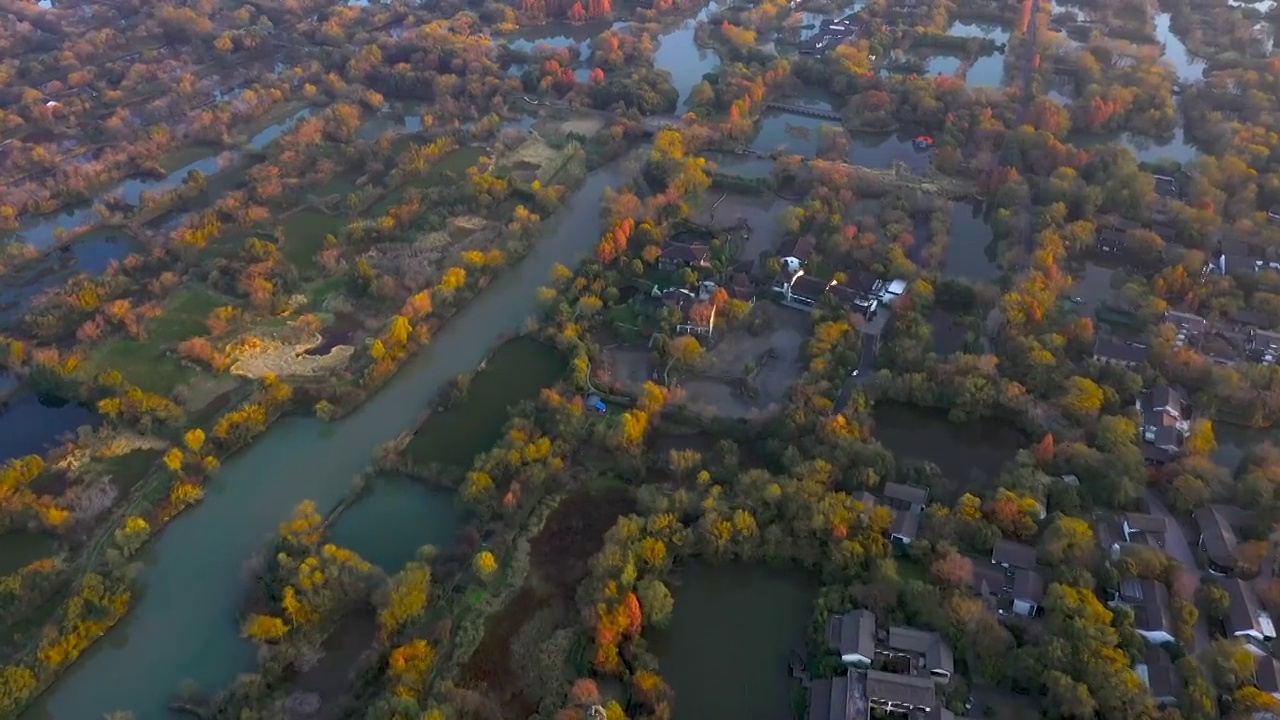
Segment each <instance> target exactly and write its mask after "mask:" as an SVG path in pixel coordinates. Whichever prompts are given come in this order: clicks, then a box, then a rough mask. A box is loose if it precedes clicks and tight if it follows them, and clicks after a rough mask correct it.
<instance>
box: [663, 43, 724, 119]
mask: <svg viewBox="0 0 1280 720" xmlns="http://www.w3.org/2000/svg"><path fill="white" fill-rule="evenodd" d="M696 25H697V21H696V20H692V19H690V20H686V21H684V22H683V23H681V24H680V27H678V28H676V29H675V30H672V31H670V32H667V33H663V34H662V35H660V36H658V48H657V50H655V51H654V53H653V65H654V67H655V68H657V69H658V70H666V71H667V72H669V73H671V83H672V84H673V85H675V87H676V91H677V92H679V93H680V100H679V102H678V104H677V105H676V113H677V114H680V115H683V114H684V113H685V111H687V110H688V109H689V93H690V92H692V91H693V88H694V86H695V85H697V84H698V83H700V82H702V76H704V75H706V74H707V73H712V72H715V71H716V69H717V68H719V67H720V56H719V55H718V54H717V53H716V52H715V51H714V50H704V49H703V48H701V47H699V46H698V44H697V43H696V42H694V40H693V32H694V28H695V27H696Z"/></svg>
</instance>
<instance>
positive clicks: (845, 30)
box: [800, 15, 859, 55]
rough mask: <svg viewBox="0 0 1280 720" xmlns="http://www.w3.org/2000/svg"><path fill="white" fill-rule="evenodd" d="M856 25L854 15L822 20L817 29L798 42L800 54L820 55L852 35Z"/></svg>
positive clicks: (856, 28) (855, 31)
mask: <svg viewBox="0 0 1280 720" xmlns="http://www.w3.org/2000/svg"><path fill="white" fill-rule="evenodd" d="M858 26H859V24H858V21H857V18H856V17H855V16H854V15H847V16H845V17H842V18H840V19H839V20H829V19H827V20H823V21H822V24H821V25H819V26H818V31H817V32H815V33H814V34H813V36H812V37H810V38H809V39H808V40H805V41H804V42H803V43H801V44H800V54H801V55H821V54H823V53H825V52H827V51H829V50H831V49H832V48H834V47H836V46H837V45H839V44H840V43H843V42H844V41H846V40H848V39H849V38H851V37H853V36H854V35H855V34H856V33H857V32H858Z"/></svg>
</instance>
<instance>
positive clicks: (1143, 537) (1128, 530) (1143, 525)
mask: <svg viewBox="0 0 1280 720" xmlns="http://www.w3.org/2000/svg"><path fill="white" fill-rule="evenodd" d="M1168 534H1169V520H1168V519H1167V518H1165V517H1163V516H1161V515H1149V514H1147V513H1136V512H1131V513H1125V514H1124V516H1123V517H1122V518H1121V520H1120V537H1119V538H1117V539H1116V541H1115V542H1113V543H1112V544H1111V556H1112V557H1113V558H1116V557H1119V556H1120V551H1121V547H1122V546H1123V545H1124V544H1131V545H1145V546H1147V547H1151V548H1156V549H1157V550H1163V549H1164V542H1165V537H1166V536H1167V535H1168ZM1121 538H1123V539H1121Z"/></svg>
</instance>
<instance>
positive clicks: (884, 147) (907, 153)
mask: <svg viewBox="0 0 1280 720" xmlns="http://www.w3.org/2000/svg"><path fill="white" fill-rule="evenodd" d="M913 138H914V135H912V134H911V133H905V132H900V133H862V132H859V133H853V134H852V135H851V140H852V142H851V143H850V148H849V162H850V163H851V164H853V165H861V166H863V167H869V168H888V167H893V164H894V163H899V162H900V163H903V164H905V165H906V166H907V167H908V168H910V169H911V171H912V172H914V173H921V172H924V171H926V170H928V169H929V164H930V157H931V155H930V153H928V152H921V151H919V150H916V149H915V147H914V146H912V144H911V140H912V139H913Z"/></svg>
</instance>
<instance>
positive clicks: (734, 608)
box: [653, 564, 817, 720]
mask: <svg viewBox="0 0 1280 720" xmlns="http://www.w3.org/2000/svg"><path fill="white" fill-rule="evenodd" d="M673 586H674V587H673V594H674V596H675V611H674V613H673V614H672V617H671V625H670V627H668V628H667V629H666V630H665V631H663V632H655V633H653V650H654V652H655V654H656V655H657V656H658V666H659V669H660V671H661V673H662V676H663V677H664V678H666V680H667V682H668V683H669V684H670V685H671V689H672V690H673V691H674V692H675V706H674V710H675V712H674V713H673V717H674V718H675V720H700V719H702V718H742V719H748V718H749V719H751V720H782V719H783V718H789V717H793V716H794V704H793V702H792V690H793V689H794V688H796V687H798V685H796V682H795V681H794V680H792V678H791V674H790V671H789V669H788V664H787V663H788V660H789V658H790V656H791V654H792V652H795V651H799V652H801V653H803V652H804V644H805V629H806V628H807V627H808V623H809V618H810V616H811V615H812V613H813V598H814V595H815V592H816V590H817V585H816V584H815V583H814V582H812V581H811V579H810V578H808V577H806V576H805V575H804V574H803V573H801V572H798V571H782V570H773V569H769V568H763V567H753V566H741V565H702V564H695V565H692V566H690V567H687V568H685V569H683V570H681V571H680V573H679V574H678V575H677V576H676V581H675V582H674V583H673Z"/></svg>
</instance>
